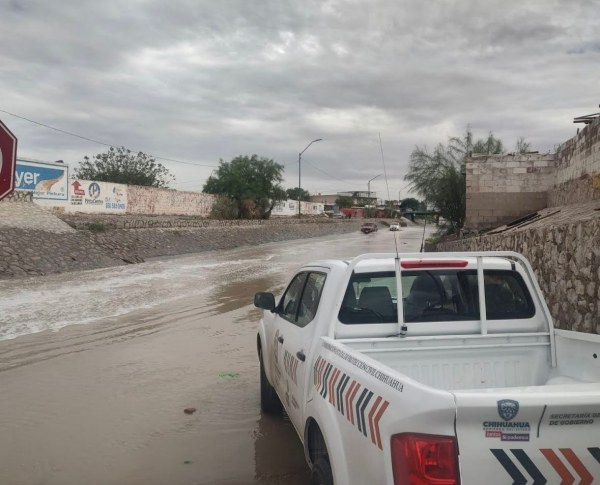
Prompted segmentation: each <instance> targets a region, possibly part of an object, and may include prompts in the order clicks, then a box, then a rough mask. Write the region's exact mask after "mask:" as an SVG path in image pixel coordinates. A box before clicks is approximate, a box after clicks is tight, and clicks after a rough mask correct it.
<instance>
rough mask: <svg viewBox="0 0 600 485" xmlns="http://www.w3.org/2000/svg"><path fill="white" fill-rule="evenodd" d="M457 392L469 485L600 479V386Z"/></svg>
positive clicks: (463, 471)
mask: <svg viewBox="0 0 600 485" xmlns="http://www.w3.org/2000/svg"><path fill="white" fill-rule="evenodd" d="M453 394H454V396H455V399H456V409H457V411H456V436H457V440H458V447H459V453H460V456H459V461H460V468H461V478H462V484H463V485H470V484H481V483H486V485H491V484H507V483H515V484H525V483H533V484H536V485H537V484H544V483H548V484H558V483H562V484H571V483H581V484H591V483H592V481H594V480H595V482H594V483H600V384H571V385H568V384H567V385H560V386H557V385H553V386H537V387H525V388H505V389H490V390H487V391H455V392H454V393H453Z"/></svg>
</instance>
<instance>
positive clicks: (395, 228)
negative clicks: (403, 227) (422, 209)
mask: <svg viewBox="0 0 600 485" xmlns="http://www.w3.org/2000/svg"><path fill="white" fill-rule="evenodd" d="M399 230H400V224H398V223H397V222H392V223H391V224H390V231H399Z"/></svg>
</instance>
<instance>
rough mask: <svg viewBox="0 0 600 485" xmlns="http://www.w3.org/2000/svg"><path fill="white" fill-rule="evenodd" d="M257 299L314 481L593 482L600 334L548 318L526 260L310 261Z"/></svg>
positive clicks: (277, 395)
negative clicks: (276, 290)
mask: <svg viewBox="0 0 600 485" xmlns="http://www.w3.org/2000/svg"><path fill="white" fill-rule="evenodd" d="M399 302H402V304H401V305H399V304H398V303H399ZM254 303H255V305H256V306H257V307H259V308H262V309H264V310H265V311H264V314H263V318H262V319H261V321H260V324H259V329H258V337H257V346H258V355H259V360H260V372H261V392H260V395H261V406H262V410H263V411H264V412H267V413H277V412H280V411H281V410H282V404H283V407H285V411H286V412H287V414H288V416H289V418H290V420H291V422H292V423H293V425H294V427H295V428H296V430H297V432H298V435H299V436H300V439H301V440H302V442H303V444H304V449H305V454H306V458H307V460H308V463H309V465H310V467H311V483H313V484H326V485H328V484H332V483H335V484H338V485H346V484H360V485H364V484H380V483H389V484H396V485H399V484H403V485H408V484H412V485H416V484H420V485H425V484H430V485H457V484H463V485H469V484H477V485H480V484H486V485H493V484H508V483H515V484H525V483H534V484H536V485H537V484H544V483H548V484H559V483H563V484H571V483H581V484H590V483H592V482H593V481H594V480H596V481H595V482H594V483H600V358H599V355H600V335H591V334H582V333H578V332H570V331H564V330H558V329H554V328H553V324H552V319H551V317H550V313H549V311H548V308H547V305H546V303H545V301H544V299H543V297H542V294H541V292H540V288H539V286H538V284H537V281H536V279H535V276H534V274H533V270H532V269H531V266H530V264H529V262H528V261H527V260H526V259H525V258H524V257H523V256H521V255H519V254H517V253H512V252H490V253H451V254H450V253H417V254H366V255H363V256H359V257H357V258H356V259H354V260H352V261H336V260H327V261H316V262H314V263H311V264H307V265H305V266H303V267H302V268H301V269H299V270H298V272H297V273H296V274H295V275H294V276H293V278H292V280H291V282H290V283H289V285H288V287H287V289H286V290H285V292H284V293H283V296H282V297H281V298H280V300H279V302H278V303H276V302H275V298H274V296H273V295H272V294H271V293H257V294H256V296H255V300H254Z"/></svg>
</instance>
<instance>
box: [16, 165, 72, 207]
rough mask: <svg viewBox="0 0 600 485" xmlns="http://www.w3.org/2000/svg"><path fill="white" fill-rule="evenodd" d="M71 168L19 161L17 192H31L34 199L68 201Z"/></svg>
mask: <svg viewBox="0 0 600 485" xmlns="http://www.w3.org/2000/svg"><path fill="white" fill-rule="evenodd" d="M68 182H69V167H67V166H66V165H63V166H61V165H52V164H49V163H41V162H33V161H28V160H17V167H16V170H15V190H30V191H32V192H33V198H34V199H53V200H67V199H68V197H69V195H68V190H67V188H68Z"/></svg>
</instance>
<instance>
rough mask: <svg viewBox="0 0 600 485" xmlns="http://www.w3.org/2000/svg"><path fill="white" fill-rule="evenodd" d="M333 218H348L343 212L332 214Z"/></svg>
mask: <svg viewBox="0 0 600 485" xmlns="http://www.w3.org/2000/svg"><path fill="white" fill-rule="evenodd" d="M333 218H334V219H348V216H347V215H346V214H344V213H343V212H340V213H339V214H333Z"/></svg>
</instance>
